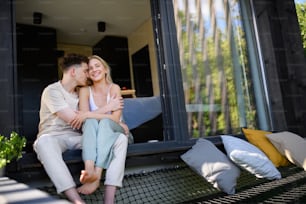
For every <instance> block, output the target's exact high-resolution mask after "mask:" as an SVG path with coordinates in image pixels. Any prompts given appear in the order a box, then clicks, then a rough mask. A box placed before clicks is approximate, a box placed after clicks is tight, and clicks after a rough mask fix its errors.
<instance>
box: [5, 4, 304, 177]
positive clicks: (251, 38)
mask: <svg viewBox="0 0 306 204" xmlns="http://www.w3.org/2000/svg"><path fill="white" fill-rule="evenodd" d="M51 2H52V1H51ZM101 2H103V1H101ZM128 2H129V3H131V4H134V5H135V6H136V5H140V4H146V8H147V9H148V11H149V12H150V14H149V16H148V17H146V19H145V21H143V22H142V24H141V26H139V27H137V28H135V29H134V30H133V31H132V32H130V33H128V34H126V35H124V36H117V35H111V34H107V35H106V36H105V37H103V38H102V39H100V40H99V41H97V42H95V43H94V44H91V45H88V44H87V45H86V46H85V48H84V47H82V46H77V47H76V48H75V49H76V50H78V51H79V50H80V49H81V48H84V50H86V51H84V52H85V53H88V54H98V55H101V56H103V57H104V58H107V61H108V62H111V67H112V68H113V69H114V72H113V78H114V79H115V82H116V83H118V84H119V85H120V86H121V87H126V88H127V89H128V90H136V98H137V97H151V96H158V97H159V98H160V104H161V114H160V115H158V117H156V118H154V120H153V119H152V120H150V121H146V122H147V123H144V124H142V125H143V126H139V127H136V128H135V129H133V130H132V133H133V134H134V137H135V141H136V142H135V144H131V145H130V146H129V149H128V157H129V158H133V157H134V156H144V157H146V155H148V158H149V155H159V154H161V153H169V152H175V151H181V150H186V149H187V148H189V147H191V146H192V145H193V144H194V142H195V140H196V139H197V138H200V137H205V138H211V140H212V141H214V138H215V137H214V136H218V135H220V134H241V127H249V128H254V129H262V130H271V131H282V130H288V131H292V132H295V133H296V134H299V135H301V136H303V137H306V126H305V124H304V121H305V120H306V103H305V101H306V90H305V87H306V57H305V54H304V50H303V43H302V39H301V31H300V28H299V23H298V19H297V14H296V8H295V2H294V0H282V1H276V0H256V1H255V0H247V1H245V0H240V1H239V0H224V1H223V0H222V1H221V0H219V1H218V0H194V1H193V0H165V1H162V0H151V1H149V0H146V1H143V2H145V3H143V2H140V1H134V0H129V1H128ZM23 6H24V9H25V7H26V1H13V0H4V1H1V3H0V11H1V12H0V13H1V19H0V20H1V21H0V26H1V27H0V29H1V33H0V39H1V43H0V46H1V47H0V59H1V62H2V65H1V67H0V70H1V73H2V74H1V76H0V77H1V80H0V82H1V87H2V88H1V90H0V93H1V95H2V97H3V98H2V100H1V102H0V110H1V111H0V118H1V120H0V132H1V134H5V135H8V134H9V133H10V132H11V131H12V130H14V131H17V132H19V133H20V134H21V135H25V136H26V137H27V139H28V145H27V147H26V149H25V155H27V154H29V155H30V154H33V150H32V143H33V141H34V140H35V137H36V133H37V125H38V121H39V118H38V110H39V100H40V94H41V91H42V89H43V88H44V87H45V86H46V85H47V84H49V83H51V82H53V81H56V80H59V79H60V73H59V71H58V68H57V67H58V60H59V58H60V57H61V56H62V54H63V53H66V52H67V50H73V49H72V48H73V46H72V45H71V44H70V46H69V43H62V42H58V41H57V35H59V31H58V30H57V29H56V28H54V27H44V26H43V25H41V26H37V25H33V24H32V23H26V22H24V21H22V20H21V19H20V16H19V15H18V14H20V13H21V11H22V7H23ZM118 6H119V4H118ZM68 10H69V9H68ZM24 19H25V20H26V19H27V18H26V17H24ZM33 36H35V37H33ZM85 37H86V36H85ZM112 45H113V46H115V45H116V46H117V47H115V49H113V47H112ZM67 46H68V47H67ZM88 50H89V51H88ZM105 50H108V52H105ZM118 50H119V52H118ZM84 52H83V53H84ZM109 52H112V54H111V56H108V55H107V54H108V53H109ZM113 56H118V58H117V59H115V58H114V57H113ZM144 64H145V66H143V65H144ZM140 65H142V66H140ZM152 141H153V142H152ZM148 163H149V162H148ZM140 166H141V165H140ZM139 168H141V167H139ZM18 171H19V173H21V174H22V172H20V170H18V169H17V172H18Z"/></svg>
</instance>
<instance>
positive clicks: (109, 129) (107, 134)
mask: <svg viewBox="0 0 306 204" xmlns="http://www.w3.org/2000/svg"><path fill="white" fill-rule="evenodd" d="M121 133H124V129H123V128H122V127H121V126H120V125H119V124H118V123H116V122H114V121H113V120H111V119H102V120H100V122H99V129H98V133H97V160H96V166H98V167H101V168H104V169H107V168H108V166H109V164H110V162H111V160H112V159H113V145H114V143H115V141H116V140H117V138H118V136H119V135H120V134H121Z"/></svg>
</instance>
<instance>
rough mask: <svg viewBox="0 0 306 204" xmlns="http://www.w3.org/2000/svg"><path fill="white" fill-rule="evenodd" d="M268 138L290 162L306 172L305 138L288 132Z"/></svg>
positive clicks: (274, 134) (270, 135) (271, 135)
mask: <svg viewBox="0 0 306 204" xmlns="http://www.w3.org/2000/svg"><path fill="white" fill-rule="evenodd" d="M267 137H268V139H269V140H270V141H271V142H272V144H273V145H274V146H275V147H276V148H277V149H278V151H280V152H281V153H282V154H283V155H285V156H286V157H287V159H288V160H289V161H290V162H292V163H293V164H295V165H297V166H299V167H302V168H304V170H305V171H306V140H305V139H304V138H303V137H301V136H299V135H297V134H294V133H292V132H288V131H283V132H278V133H273V134H268V135H267Z"/></svg>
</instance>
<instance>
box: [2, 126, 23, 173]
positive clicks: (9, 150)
mask: <svg viewBox="0 0 306 204" xmlns="http://www.w3.org/2000/svg"><path fill="white" fill-rule="evenodd" d="M25 145H26V138H25V137H24V136H19V135H18V133H16V132H14V131H13V132H12V133H11V135H10V137H5V136H3V135H0V168H2V167H4V166H6V164H8V163H10V162H11V161H12V160H14V159H16V160H17V159H20V158H21V157H22V149H23V148H24V147H25Z"/></svg>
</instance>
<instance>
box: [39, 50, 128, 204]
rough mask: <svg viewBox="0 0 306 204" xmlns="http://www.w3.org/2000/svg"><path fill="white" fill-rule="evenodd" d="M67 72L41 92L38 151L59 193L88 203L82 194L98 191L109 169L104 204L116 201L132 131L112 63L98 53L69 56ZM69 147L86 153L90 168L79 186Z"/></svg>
mask: <svg viewBox="0 0 306 204" xmlns="http://www.w3.org/2000/svg"><path fill="white" fill-rule="evenodd" d="M62 71H63V78H62V80H60V81H58V82H55V83H53V84H51V85H49V86H47V87H46V88H45V89H44V91H43V93H42V96H41V107H40V112H39V114H40V123H39V132H38V135H37V139H36V141H35V142H34V150H35V152H36V153H37V156H38V159H39V160H40V161H41V163H42V164H43V166H44V168H45V170H46V172H47V174H48V176H49V177H50V179H51V181H52V182H53V183H54V185H55V187H56V190H57V192H58V193H62V192H63V193H64V194H65V195H66V196H67V198H68V199H69V200H70V201H71V202H73V203H75V204H82V203H85V202H84V201H83V199H82V198H81V197H80V195H79V193H81V194H90V193H92V192H94V191H95V190H96V189H97V188H98V187H99V184H100V179H101V175H102V170H103V169H107V171H106V174H105V183H104V185H105V188H104V189H105V190H104V203H114V200H115V193H116V189H117V187H121V186H122V180H123V176H124V168H125V159H126V151H127V145H128V138H127V135H128V131H129V130H128V128H127V126H126V125H125V124H124V123H121V114H122V108H123V99H122V97H121V94H120V87H119V86H118V85H117V84H114V83H113V82H112V79H111V76H110V68H109V66H108V65H107V63H106V62H105V61H104V60H103V59H101V58H100V57H98V56H95V55H94V56H91V57H89V58H88V57H86V56H83V55H79V54H69V55H67V56H65V57H64V59H63V62H62ZM88 79H89V80H90V81H91V85H90V86H87V85H88ZM80 86H81V88H80V90H79V91H78V87H80ZM80 130H82V131H80ZM68 149H82V157H83V160H84V165H85V169H84V170H83V171H82V172H81V176H80V182H81V183H82V184H83V185H82V186H80V187H79V188H77V187H76V184H75V182H74V180H73V177H72V175H71V173H70V171H69V169H68V167H67V165H66V163H65V162H64V160H63V157H62V153H63V152H64V151H66V150H68Z"/></svg>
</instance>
